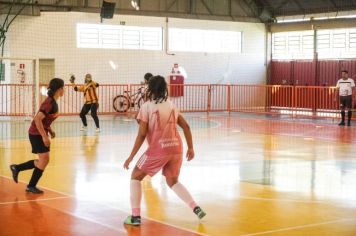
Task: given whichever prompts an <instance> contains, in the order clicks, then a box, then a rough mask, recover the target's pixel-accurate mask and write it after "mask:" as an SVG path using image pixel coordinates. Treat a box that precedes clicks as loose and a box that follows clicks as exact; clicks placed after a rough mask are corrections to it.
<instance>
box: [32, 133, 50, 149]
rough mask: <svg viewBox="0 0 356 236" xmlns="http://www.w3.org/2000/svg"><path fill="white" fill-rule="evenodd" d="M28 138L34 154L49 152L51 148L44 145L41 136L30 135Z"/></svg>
mask: <svg viewBox="0 0 356 236" xmlns="http://www.w3.org/2000/svg"><path fill="white" fill-rule="evenodd" d="M28 137H29V139H30V142H31V146H32V153H35V154H38V153H46V152H49V147H46V146H45V145H44V143H43V140H42V136H41V135H32V134H28Z"/></svg>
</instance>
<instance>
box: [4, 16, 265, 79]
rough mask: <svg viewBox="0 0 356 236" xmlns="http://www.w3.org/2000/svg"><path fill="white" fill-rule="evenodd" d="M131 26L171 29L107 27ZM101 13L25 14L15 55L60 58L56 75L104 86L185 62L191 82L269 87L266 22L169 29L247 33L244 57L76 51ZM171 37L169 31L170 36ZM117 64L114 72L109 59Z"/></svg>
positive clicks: (14, 40) (193, 23)
mask: <svg viewBox="0 0 356 236" xmlns="http://www.w3.org/2000/svg"><path fill="white" fill-rule="evenodd" d="M120 21H125V22H126V25H128V26H158V27H163V28H164V29H165V28H166V19H165V18H162V17H143V16H117V15H116V16H115V17H114V19H112V20H105V22H104V23H105V24H119V22H120ZM99 22H100V19H99V14H93V13H76V12H69V13H57V12H48V13H41V16H40V17H29V16H20V17H18V18H17V19H16V20H15V22H14V23H13V25H12V26H11V29H10V34H9V38H8V42H9V46H10V56H11V57H21V58H24V57H25V58H48V59H51V58H54V59H55V64H56V68H55V74H56V76H58V77H61V78H63V79H65V80H67V81H68V80H69V76H70V74H72V73H73V74H75V75H76V76H77V78H78V79H80V80H81V79H82V77H83V76H84V75H85V74H86V73H91V74H92V75H93V77H94V79H95V80H97V81H98V82H99V83H138V82H140V81H142V78H143V74H144V73H145V72H148V71H150V72H152V73H153V74H162V75H167V74H168V73H169V71H170V69H171V67H172V65H173V63H179V64H180V65H181V66H183V67H184V68H185V69H186V71H187V73H188V79H187V80H186V82H187V83H238V84H265V83H266V67H265V65H264V63H265V27H264V24H257V23H239V22H218V21H205V20H204V21H203V20H185V19H172V18H170V19H169V23H168V24H169V27H180V28H198V29H214V30H236V31H242V32H243V47H242V53H241V54H212V53H208V54H206V53H182V52H179V53H175V55H174V56H170V55H167V54H166V52H165V50H163V51H138V50H120V49H81V48H77V47H76V23H99ZM164 35H165V33H164ZM110 60H111V61H113V62H114V63H115V64H117V66H118V67H117V70H115V71H114V70H113V69H112V68H111V66H110V65H109V61H110Z"/></svg>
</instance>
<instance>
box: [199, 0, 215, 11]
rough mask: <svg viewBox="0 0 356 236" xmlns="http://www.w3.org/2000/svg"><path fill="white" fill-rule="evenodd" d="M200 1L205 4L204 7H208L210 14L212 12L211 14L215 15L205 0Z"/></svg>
mask: <svg viewBox="0 0 356 236" xmlns="http://www.w3.org/2000/svg"><path fill="white" fill-rule="evenodd" d="M200 1H201V2H202V3H203V5H204V7H205V8H206V10H208V12H209V14H210V15H214V13H213V11H212V10H211V9H210V7H209V6H208V4H207V3H206V2H205V0H200Z"/></svg>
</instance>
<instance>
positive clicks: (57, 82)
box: [10, 78, 64, 194]
mask: <svg viewBox="0 0 356 236" xmlns="http://www.w3.org/2000/svg"><path fill="white" fill-rule="evenodd" d="M47 94H48V97H47V98H46V100H45V101H44V102H43V103H42V104H41V107H40V110H39V111H38V112H37V114H36V116H35V118H34V119H33V121H32V123H31V126H30V129H29V130H28V133H29V135H28V136H29V139H30V142H31V146H32V153H35V154H38V160H30V161H27V162H24V163H21V164H18V165H11V166H10V169H11V171H12V177H13V179H14V181H15V182H16V183H17V182H18V175H19V173H20V171H24V170H31V169H34V170H33V173H32V177H31V180H30V182H29V184H28V185H27V188H26V192H30V193H34V194H41V193H43V191H42V190H40V189H38V188H37V187H36V185H37V183H38V181H39V180H40V178H41V176H42V173H43V171H44V170H45V168H46V166H47V164H48V162H49V149H50V144H51V141H50V139H49V137H48V134H50V135H51V138H54V137H55V136H56V134H55V132H54V131H53V130H52V129H51V124H52V122H53V121H54V120H55V119H56V118H57V117H58V104H57V100H58V98H60V97H62V96H63V94H64V81H63V80H62V79H59V78H54V79H52V80H51V81H50V83H49V86H48V92H47Z"/></svg>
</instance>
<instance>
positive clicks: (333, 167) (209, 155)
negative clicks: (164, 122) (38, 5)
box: [0, 113, 356, 236]
mask: <svg viewBox="0 0 356 236" xmlns="http://www.w3.org/2000/svg"><path fill="white" fill-rule="evenodd" d="M186 117H187V120H188V122H189V123H190V126H191V129H192V133H193V139H194V145H195V152H196V157H195V159H194V160H193V161H191V162H187V161H184V164H183V166H182V170H181V176H180V182H182V183H183V184H184V185H185V186H186V187H187V189H188V190H189V191H190V192H191V194H192V195H193V197H194V198H195V200H196V201H197V202H198V204H199V205H201V207H202V208H203V209H204V210H205V211H206V213H207V216H206V217H205V218H204V219H203V220H200V221H199V220H198V219H197V217H196V216H195V215H194V214H193V213H192V211H191V210H190V209H189V207H187V206H186V205H185V204H184V203H183V202H182V201H181V200H180V199H179V198H178V197H177V196H176V195H175V194H174V193H173V192H172V191H171V190H170V189H169V187H168V186H167V185H166V184H165V181H164V178H163V177H162V175H161V174H157V175H156V176H154V177H153V178H146V179H145V180H144V181H143V184H142V186H143V198H142V217H143V222H142V225H141V226H140V227H134V226H125V225H124V224H123V221H124V219H125V218H126V216H127V215H128V214H130V194H129V186H130V174H131V170H132V166H133V165H132V166H131V169H130V170H129V171H127V170H124V169H123V167H122V165H123V163H124V161H125V159H126V158H127V157H128V155H129V153H130V151H131V148H132V146H133V143H134V141H135V137H136V133H137V128H138V126H137V123H136V122H135V121H134V120H133V119H132V118H130V117H126V116H101V117H100V118H101V130H102V132H101V133H99V134H96V133H95V132H94V126H93V121H92V120H91V117H88V121H89V130H88V131H87V132H80V131H79V129H80V126H81V123H80V121H79V117H61V118H59V119H58V120H57V121H56V122H55V124H54V126H53V127H54V130H55V131H56V133H57V138H55V139H54V140H52V144H51V158H50V163H49V166H48V167H47V169H46V170H45V172H44V174H43V176H42V179H41V180H40V182H39V187H40V188H42V189H43V190H44V191H45V193H44V194H43V195H33V194H29V193H26V192H25V188H26V184H27V182H28V181H29V178H30V175H31V174H32V171H25V172H21V173H20V176H19V180H20V182H19V183H18V184H15V183H14V182H13V180H12V178H11V173H10V170H9V165H10V164H11V163H21V162H24V161H27V160H30V159H34V158H35V157H36V156H35V155H33V154H32V153H31V147H30V143H29V141H28V138H27V130H28V127H29V124H30V121H24V120H23V119H15V120H12V119H5V118H2V119H1V120H0V130H1V134H0V235H1V236H8V235H11V236H12V235H21V236H24V235H35V236H42V235H43V236H44V235H60V236H65V235H95V236H101V235H105V236H111V235H117V236H119V235H120V236H121V235H132V236H134V235H135V236H136V235H137V236H138V235H142V236H160V235H164V236H175V235H177V236H188V235H214V236H218V235H226V236H234V235H244V236H247V235H249V236H252V235H266V236H285V235H292V236H294V235H308V236H313V235H323V236H324V235H335V236H343V235H350V236H352V235H353V236H355V235H356V155H355V153H356V145H355V144H356V122H355V123H354V124H353V125H354V126H352V127H338V126H337V122H338V121H337V120H330V119H325V120H314V119H293V118H290V117H288V116H268V115H252V114H240V113H231V114H228V113H211V114H206V113H193V114H187V115H186ZM144 149H145V147H143V148H142V149H141V151H140V153H142V152H143V151H144ZM138 156H139V155H138ZM138 156H137V157H136V158H135V161H136V160H137V159H138ZM132 164H134V163H132Z"/></svg>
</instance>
